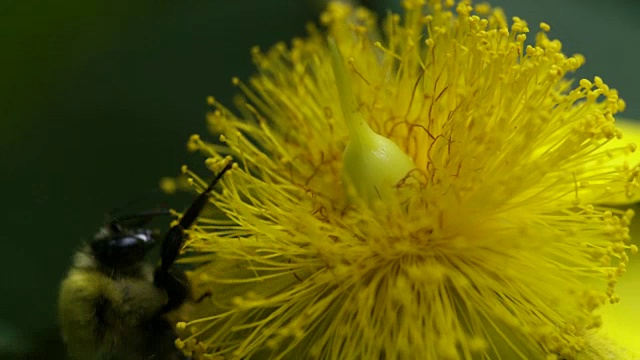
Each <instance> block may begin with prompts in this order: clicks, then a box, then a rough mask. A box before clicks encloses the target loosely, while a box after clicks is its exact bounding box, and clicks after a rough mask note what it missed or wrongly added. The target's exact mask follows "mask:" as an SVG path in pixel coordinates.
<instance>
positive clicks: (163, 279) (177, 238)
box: [153, 163, 233, 311]
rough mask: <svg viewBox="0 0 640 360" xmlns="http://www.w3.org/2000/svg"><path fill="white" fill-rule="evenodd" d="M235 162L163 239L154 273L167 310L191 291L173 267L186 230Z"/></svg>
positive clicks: (185, 280) (194, 202)
mask: <svg viewBox="0 0 640 360" xmlns="http://www.w3.org/2000/svg"><path fill="white" fill-rule="evenodd" d="M232 166H233V163H228V164H227V165H226V166H225V167H224V168H223V169H222V170H221V171H220V172H219V173H218V175H216V177H215V178H214V179H213V181H211V183H210V184H209V186H208V187H207V188H206V189H205V191H203V192H202V193H201V194H200V195H198V197H197V198H196V199H195V200H194V201H193V203H192V204H191V206H189V208H188V209H187V211H185V213H184V215H183V216H182V218H181V219H180V222H178V224H177V225H175V226H173V227H172V228H171V229H169V231H168V232H167V234H166V235H165V237H164V240H163V241H162V249H161V258H160V266H159V267H158V268H157V269H156V271H155V273H154V280H153V281H154V284H155V285H156V286H157V287H159V288H161V289H165V290H166V291H167V294H168V295H169V302H168V303H167V305H166V306H165V311H169V310H171V309H173V308H176V307H178V306H180V305H181V304H182V303H183V302H184V300H185V299H186V298H187V296H188V293H189V283H188V281H187V278H186V276H185V275H184V273H183V272H182V271H180V270H178V269H173V268H172V266H173V263H174V262H175V261H176V258H177V257H178V255H179V253H180V248H181V247H182V243H183V242H184V237H185V234H184V232H185V230H186V229H188V228H190V227H191V225H193V223H194V222H195V221H196V219H197V218H198V216H199V215H200V213H201V212H202V209H203V208H204V206H205V205H206V203H207V200H208V198H209V193H211V191H212V190H213V187H214V186H215V185H216V184H217V183H218V181H219V180H220V179H221V178H222V175H224V173H225V172H227V171H229V170H230V169H231V167H232Z"/></svg>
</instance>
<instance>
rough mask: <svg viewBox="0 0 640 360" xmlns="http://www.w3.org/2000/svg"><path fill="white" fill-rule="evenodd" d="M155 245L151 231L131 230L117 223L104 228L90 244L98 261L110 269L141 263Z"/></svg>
mask: <svg viewBox="0 0 640 360" xmlns="http://www.w3.org/2000/svg"><path fill="white" fill-rule="evenodd" d="M154 245H155V239H154V234H153V232H152V231H151V230H150V229H130V228H124V227H121V226H119V225H118V224H116V223H111V224H108V225H107V226H105V227H103V228H102V229H101V230H100V232H99V233H98V234H97V235H96V236H95V238H94V239H93V241H92V242H91V243H90V246H91V250H92V252H93V256H95V258H96V260H97V261H98V262H99V263H100V264H102V265H104V266H106V267H109V268H123V267H127V266H131V265H135V264H137V263H139V262H141V261H142V260H143V259H144V257H145V256H146V255H147V253H148V252H149V250H150V249H151V248H152V247H153V246H154Z"/></svg>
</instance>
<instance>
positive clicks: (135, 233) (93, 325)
mask: <svg viewBox="0 0 640 360" xmlns="http://www.w3.org/2000/svg"><path fill="white" fill-rule="evenodd" d="M231 167H232V164H231V163H229V164H227V166H225V168H224V169H222V170H221V171H220V172H219V173H218V175H217V176H216V177H215V179H214V180H213V181H212V182H211V183H210V185H209V186H208V187H207V189H206V190H205V191H204V192H202V193H201V194H200V195H199V196H198V197H197V198H196V199H195V200H194V201H193V203H192V204H191V206H190V207H189V208H188V209H187V211H186V212H185V213H184V215H183V216H182V218H181V219H180V221H179V222H178V224H176V225H175V226H173V227H171V228H170V229H169V231H168V232H167V233H166V234H165V236H164V238H163V240H162V244H161V250H160V264H159V265H158V266H157V267H155V269H154V267H153V266H152V265H151V264H149V263H148V262H146V261H145V256H146V255H147V253H148V252H149V250H150V249H151V248H153V247H154V244H155V242H156V240H155V236H154V234H153V232H152V231H151V230H150V229H147V228H144V225H146V224H147V223H148V222H149V221H151V219H152V218H153V217H154V216H157V215H160V214H162V212H158V211H150V212H147V213H140V214H135V215H131V216H126V217H120V218H115V219H113V220H111V221H109V222H107V223H106V224H105V225H104V226H103V227H102V228H101V229H100V230H99V231H98V233H97V234H96V235H95V237H94V239H93V240H92V241H90V242H89V243H88V244H85V245H84V246H83V247H82V248H81V249H80V250H79V251H78V252H77V253H76V254H75V256H74V257H73V263H72V266H71V269H70V270H69V273H68V274H67V277H66V278H65V279H64V280H63V281H62V284H61V286H60V294H59V298H58V314H59V321H60V327H61V331H62V337H63V339H64V342H65V343H66V346H67V351H68V354H69V357H70V358H71V359H77V360H82V359H101V360H104V359H136V360H139V359H153V360H165V359H166V360H169V359H172V360H173V359H184V357H183V356H182V354H181V353H180V352H179V351H178V350H177V349H176V348H175V346H174V340H175V338H176V336H175V334H174V331H173V328H172V326H171V325H170V323H169V321H167V314H168V313H169V312H170V311H171V310H174V309H176V308H178V307H179V306H180V305H182V304H183V303H184V302H185V300H187V298H189V297H190V288H189V283H188V281H187V279H186V276H185V275H184V273H183V272H182V271H181V270H180V269H178V268H177V267H175V266H174V262H175V260H176V258H177V257H178V254H179V251H180V248H181V247H182V244H183V242H184V238H185V230H186V229H188V228H190V227H191V225H193V223H194V222H195V221H196V219H197V218H198V216H199V215H200V212H201V211H202V209H203V208H204V206H205V204H206V202H207V199H208V197H209V194H210V193H211V191H212V190H213V188H214V186H215V185H216V183H218V181H219V180H220V179H221V178H222V176H223V175H224V173H225V172H226V171H228V170H229V169H231ZM164 213H167V212H166V211H165V212H164Z"/></svg>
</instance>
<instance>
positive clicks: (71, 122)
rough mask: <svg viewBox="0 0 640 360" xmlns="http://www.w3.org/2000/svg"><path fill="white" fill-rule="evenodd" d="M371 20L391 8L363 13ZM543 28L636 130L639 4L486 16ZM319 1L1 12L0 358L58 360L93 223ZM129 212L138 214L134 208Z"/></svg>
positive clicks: (154, 177)
mask: <svg viewBox="0 0 640 360" xmlns="http://www.w3.org/2000/svg"><path fill="white" fill-rule="evenodd" d="M366 3H367V4H368V5H369V6H371V7H373V8H375V9H376V10H377V11H379V12H380V13H385V11H384V9H386V8H387V7H391V8H394V9H399V5H398V3H399V2H398V1H393V2H390V1H382V0H378V1H368V2H366ZM491 3H492V4H493V5H500V6H502V7H503V8H504V9H505V10H506V12H507V14H508V15H509V16H515V15H517V16H520V17H523V18H524V19H526V20H528V21H529V24H530V27H531V29H532V31H537V24H538V23H539V22H540V21H546V22H547V23H549V24H550V25H551V27H552V31H551V36H552V37H556V38H559V39H561V40H562V41H563V44H564V51H565V52H566V53H568V54H573V53H576V52H579V53H582V54H584V55H585V56H586V58H587V64H586V65H585V66H584V68H583V69H582V70H581V72H580V73H579V74H578V76H579V77H587V78H593V76H594V75H600V76H602V77H603V79H604V80H605V82H606V83H608V84H609V85H610V86H611V87H614V88H617V89H619V90H620V93H621V96H622V97H623V98H624V99H625V100H626V101H627V104H628V108H627V111H626V113H625V114H624V115H625V116H626V117H630V118H636V119H640V90H639V89H638V87H637V85H638V84H640V72H639V71H638V70H637V64H638V59H640V46H639V45H640V40H638V39H640V21H638V20H640V2H637V1H635V0H628V1H623V0H614V1H609V2H603V1H596V0H565V1H563V2H558V1H554V0H538V1H535V2H534V1H527V0H495V1H492V2H491ZM322 7H323V1H321V0H304V1H302V0H269V1H264V0H263V1H260V0H238V1H230V0H227V1H224V0H200V1H194V0H183V1H150V0H138V1H131V2H129V1H117V0H116V1H80V0H63V1H56V2H47V1H44V0H40V1H39V0H2V1H1V2H0V53H1V55H0V75H1V76H0V165H2V166H1V168H0V179H1V181H2V182H1V185H2V186H1V187H0V189H1V190H0V191H1V193H0V196H1V199H2V203H3V205H4V212H3V216H2V218H1V220H0V221H1V224H0V225H1V226H0V229H2V231H0V259H1V260H0V294H1V296H0V358H10V357H13V358H26V359H30V358H48V359H55V358H62V353H61V347H60V341H59V336H58V332H57V330H56V325H55V323H56V316H55V307H56V299H57V287H58V283H59V282H60V280H61V279H62V278H63V276H64V274H65V272H66V269H67V267H68V265H69V262H70V257H71V255H72V253H73V251H74V249H75V248H76V247H77V246H78V245H79V244H80V243H81V241H83V240H87V239H90V238H91V237H92V235H93V233H94V232H95V231H96V230H97V228H98V227H99V226H100V225H101V223H102V221H103V219H104V216H105V213H106V212H108V211H109V210H111V209H114V208H117V207H121V206H123V205H125V204H127V203H128V202H129V201H130V200H132V199H139V198H141V196H146V197H148V199H147V200H145V201H146V202H145V204H150V205H149V206H157V205H158V204H170V206H171V207H174V208H176V209H182V208H184V206H185V205H186V204H187V203H188V201H189V197H167V196H164V195H162V194H159V193H155V194H154V193H153V192H151V194H152V195H148V196H147V195H145V194H150V191H151V190H153V189H155V188H157V184H158V180H159V179H160V178H161V177H163V176H171V175H175V174H177V173H178V172H179V167H180V165H182V164H184V163H188V164H200V163H201V162H202V160H203V159H202V158H201V157H199V156H197V155H190V154H188V153H187V151H186V149H185V146H184V144H185V142H186V139H187V138H188V136H189V135H190V134H192V133H204V132H205V122H204V116H205V112H206V111H207V107H206V103H205V98H206V96H207V95H214V96H215V97H216V98H217V99H219V100H221V101H222V102H224V103H226V104H229V105H230V104H231V101H230V99H231V96H232V95H233V94H234V92H235V89H234V88H233V86H232V85H231V82H230V79H231V77H232V76H239V77H240V78H242V79H246V78H247V77H248V76H249V75H250V74H251V73H252V66H251V61H250V56H249V49H250V48H251V46H253V45H260V46H261V47H262V48H267V47H269V46H270V45H272V44H274V43H275V42H276V41H279V40H285V41H288V40H289V39H291V38H292V37H293V36H301V35H304V24H305V23H306V22H307V21H311V20H313V21H315V20H316V19H317V16H318V13H319V11H320V10H321V8H322ZM138 207H139V206H138Z"/></svg>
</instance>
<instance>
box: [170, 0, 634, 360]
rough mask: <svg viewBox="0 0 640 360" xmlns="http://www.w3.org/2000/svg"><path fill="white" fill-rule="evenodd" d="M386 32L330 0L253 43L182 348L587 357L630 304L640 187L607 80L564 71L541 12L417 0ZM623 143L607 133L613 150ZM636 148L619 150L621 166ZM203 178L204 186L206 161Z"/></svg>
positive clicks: (290, 353)
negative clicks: (626, 204)
mask: <svg viewBox="0 0 640 360" xmlns="http://www.w3.org/2000/svg"><path fill="white" fill-rule="evenodd" d="M403 6H404V9H405V13H404V15H403V16H399V15H391V16H389V17H388V18H387V19H386V20H385V21H384V28H383V29H382V33H383V38H384V39H385V40H380V41H377V34H379V33H381V31H379V29H378V28H377V26H376V21H375V19H374V16H373V15H372V14H371V13H370V12H368V11H367V10H365V9H361V8H358V9H352V8H351V7H349V6H348V5H345V4H341V3H337V2H336V3H332V4H331V5H330V6H329V7H328V9H327V10H326V12H325V13H324V14H323V15H322V18H321V20H322V23H323V25H324V26H326V32H325V31H320V30H318V29H317V28H315V27H313V26H310V27H309V35H308V37H307V38H305V39H295V40H294V41H293V42H292V43H291V46H290V47H287V46H286V45H285V44H278V45H276V46H275V47H274V48H273V49H271V50H269V51H268V52H267V53H266V54H265V53H262V52H261V51H260V50H258V49H255V50H254V51H253V56H254V60H255V63H256V65H257V67H258V74H257V75H256V76H255V77H253V78H252V79H251V80H250V82H249V83H248V84H245V83H242V82H240V81H239V80H237V79H235V80H234V83H235V84H237V85H238V86H239V87H240V89H241V91H242V93H243V96H242V97H239V98H238V101H237V105H238V110H237V111H236V112H232V111H230V110H228V109H227V108H225V107H223V106H222V105H221V104H219V103H217V102H216V101H215V100H214V99H213V98H211V99H210V102H211V104H212V105H213V106H214V107H215V110H214V111H213V112H212V113H211V114H210V116H209V118H208V121H209V125H210V127H211V131H212V132H213V133H214V134H219V135H220V138H219V142H211V143H209V142H205V141H203V140H202V139H201V138H200V137H198V136H193V137H192V138H191V140H190V142H189V146H190V148H191V149H192V150H199V151H201V152H203V153H204V154H206V155H207V156H209V157H210V159H209V160H208V161H207V164H208V165H209V166H210V167H211V168H212V169H213V170H215V169H217V168H218V167H219V166H220V163H221V162H222V161H223V160H222V159H223V158H225V157H226V156H231V157H232V158H233V159H234V161H236V162H237V164H238V166H237V167H236V168H235V170H233V171H232V172H231V173H230V174H228V176H226V179H225V180H224V184H223V186H222V187H223V189H224V190H223V191H222V192H221V193H219V194H216V195H213V197H212V202H213V203H214V204H215V205H216V206H217V208H219V209H220V210H221V211H222V212H223V213H224V215H225V217H224V218H220V217H212V218H208V219H202V220H201V221H200V222H199V226H197V227H195V228H194V230H192V231H191V232H190V240H189V242H188V244H187V246H186V251H187V252H188V254H189V255H188V256H186V257H185V259H184V261H185V262H190V263H191V264H193V267H194V270H193V271H192V272H191V273H190V274H189V279H190V281H191V282H192V286H193V288H194V291H195V292H196V294H195V296H196V297H197V298H198V297H201V295H203V294H211V296H210V297H203V299H204V300H203V301H201V302H200V303H197V304H192V305H191V306H190V308H188V309H183V312H182V314H181V315H182V316H183V318H184V321H183V322H180V323H178V326H177V327H178V329H180V332H181V339H179V340H178V341H177V345H178V346H179V347H181V348H183V349H184V351H185V353H187V354H190V355H194V356H200V355H204V354H206V355H207V356H215V355H220V356H223V357H226V358H250V357H251V358H263V357H264V358H293V359H299V358H326V359H338V358H353V359H476V358H477V359H487V358H491V359H498V358H502V359H515V358H524V359H526V358H531V359H537V358H544V356H547V357H548V358H554V357H561V358H575V357H577V356H580V354H585V353H586V352H587V351H588V352H591V351H592V350H593V349H592V346H591V344H585V341H587V339H588V338H589V336H588V334H590V332H589V329H592V328H595V327H598V326H599V325H600V323H601V320H600V318H599V317H598V316H597V315H595V314H594V310H595V309H597V308H599V307H600V306H601V305H603V304H605V303H606V302H612V303H615V302H617V301H618V297H617V296H616V294H615V292H614V287H615V284H616V281H617V279H618V277H619V276H620V275H622V274H623V273H624V271H625V268H626V265H627V263H628V260H629V256H628V254H629V253H630V252H635V251H637V247H635V246H634V245H631V244H630V238H629V234H628V225H629V222H630V219H631V217H632V216H633V213H632V212H631V211H622V210H617V209H615V208H609V207H607V206H605V205H602V204H606V203H607V201H609V200H612V199H614V198H616V197H624V198H628V197H630V196H632V195H633V193H634V191H635V190H636V188H637V187H638V182H637V180H636V179H637V175H638V169H637V168H635V167H633V166H630V164H628V163H626V162H625V161H624V157H625V156H626V155H628V154H629V153H631V152H632V151H633V150H635V146H633V145H628V144H626V143H625V142H623V141H620V140H619V139H620V138H621V133H620V131H619V130H617V129H616V127H615V124H614V122H615V121H614V117H613V115H614V114H616V113H617V112H618V111H620V110H622V109H623V108H624V102H623V101H622V100H620V99H619V98H618V94H617V92H616V91H615V90H613V89H610V88H609V87H608V86H607V85H605V84H604V83H603V81H602V80H601V79H600V78H595V79H594V80H593V81H589V80H584V79H583V80H580V81H579V83H577V84H575V87H574V84H573V83H572V82H571V81H570V80H567V79H566V78H565V75H566V74H567V73H570V72H573V71H574V70H576V69H577V68H578V67H579V66H580V65H581V64H582V63H583V62H584V59H583V57H582V56H580V55H575V56H572V57H567V56H565V55H564V54H563V53H562V52H561V44H560V42H559V41H557V40H551V39H549V38H548V37H547V35H546V34H547V32H548V31H549V30H550V27H549V25H547V24H544V23H542V24H540V29H541V32H539V33H538V34H537V35H536V36H535V42H534V43H535V44H534V45H526V44H525V42H526V41H527V37H528V35H527V34H528V32H529V28H528V26H527V24H526V22H525V21H523V20H521V19H519V18H513V20H512V23H511V26H508V22H507V20H506V19H505V16H504V15H503V13H502V12H501V11H500V10H499V9H492V8H490V7H489V6H488V5H486V4H482V5H477V6H476V7H475V8H473V7H472V6H471V5H470V3H469V2H468V1H462V2H460V3H458V4H454V2H453V1H449V0H447V1H436V0H432V1H429V2H428V4H426V5H425V4H424V1H420V0H406V1H404V2H403ZM605 145H606V146H607V147H606V148H605ZM616 159H621V160H620V161H615V160H616ZM189 174H190V175H191V176H193V178H194V179H195V181H194V182H195V184H196V185H198V186H203V185H204V184H205V182H204V181H202V180H200V178H199V177H197V176H196V175H195V174H193V173H189Z"/></svg>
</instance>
